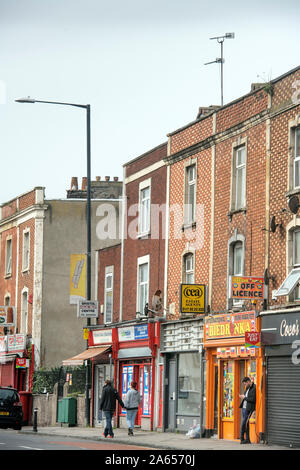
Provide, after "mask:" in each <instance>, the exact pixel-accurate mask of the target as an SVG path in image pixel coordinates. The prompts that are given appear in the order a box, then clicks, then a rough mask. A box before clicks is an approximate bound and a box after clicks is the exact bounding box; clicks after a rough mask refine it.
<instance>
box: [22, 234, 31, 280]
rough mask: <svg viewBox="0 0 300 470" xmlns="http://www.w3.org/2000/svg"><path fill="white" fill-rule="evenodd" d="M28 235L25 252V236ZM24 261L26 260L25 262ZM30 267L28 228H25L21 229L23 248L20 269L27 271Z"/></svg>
mask: <svg viewBox="0 0 300 470" xmlns="http://www.w3.org/2000/svg"><path fill="white" fill-rule="evenodd" d="M27 237H28V247H27V252H26V253H25V238H27ZM25 261H26V262H27V263H26V264H25ZM29 268H30V230H29V229H25V230H24V231H23V249H22V271H23V272H24V271H29Z"/></svg>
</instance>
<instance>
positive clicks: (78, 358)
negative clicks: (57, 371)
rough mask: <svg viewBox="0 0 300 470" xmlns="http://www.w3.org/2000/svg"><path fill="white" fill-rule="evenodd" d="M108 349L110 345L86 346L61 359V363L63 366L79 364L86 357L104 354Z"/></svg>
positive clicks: (90, 357)
mask: <svg viewBox="0 0 300 470" xmlns="http://www.w3.org/2000/svg"><path fill="white" fill-rule="evenodd" d="M110 350H111V346H103V347H102V348H88V349H86V350H85V351H83V352H82V353H80V354H77V355H76V356H73V357H70V358H69V359H65V360H64V361H62V364H63V366H81V365H82V364H83V361H85V360H86V359H92V358H96V357H97V356H101V354H104V353H106V352H108V351H110Z"/></svg>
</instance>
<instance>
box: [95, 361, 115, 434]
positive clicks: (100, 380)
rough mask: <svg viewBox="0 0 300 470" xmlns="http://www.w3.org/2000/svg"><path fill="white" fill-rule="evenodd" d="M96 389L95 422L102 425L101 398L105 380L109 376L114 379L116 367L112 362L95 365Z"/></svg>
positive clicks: (96, 424)
mask: <svg viewBox="0 0 300 470" xmlns="http://www.w3.org/2000/svg"><path fill="white" fill-rule="evenodd" d="M94 374H95V380H94V384H95V389H94V417H93V418H94V424H95V426H102V420H103V417H102V413H101V411H100V407H99V404H100V399H101V394H102V389H103V387H104V381H105V380H106V379H107V378H109V377H110V378H111V380H113V377H114V368H113V365H110V364H100V365H95V370H94Z"/></svg>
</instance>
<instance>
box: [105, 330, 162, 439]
mask: <svg viewBox="0 0 300 470" xmlns="http://www.w3.org/2000/svg"><path fill="white" fill-rule="evenodd" d="M116 331H117V335H116V341H115V342H114V344H113V357H114V362H115V370H116V371H118V391H119V394H120V396H121V397H122V399H123V401H124V400H125V396H126V393H127V391H128V389H129V388H130V383H131V382H132V381H134V382H136V383H137V384H138V390H139V393H140V396H141V403H140V406H139V409H138V413H137V416H136V420H135V425H136V426H139V427H140V428H141V429H145V430H153V427H154V412H155V410H154V398H155V377H156V370H155V367H156V356H157V343H158V338H159V323H158V322H147V323H141V324H132V325H128V326H119V327H118V328H116ZM118 422H119V426H120V427H127V425H126V410H124V409H122V408H121V407H120V406H118Z"/></svg>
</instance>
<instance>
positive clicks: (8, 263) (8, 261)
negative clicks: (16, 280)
mask: <svg viewBox="0 0 300 470" xmlns="http://www.w3.org/2000/svg"><path fill="white" fill-rule="evenodd" d="M8 246H10V250H8ZM11 275H12V237H11V236H10V237H7V238H6V245H5V276H11Z"/></svg>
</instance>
